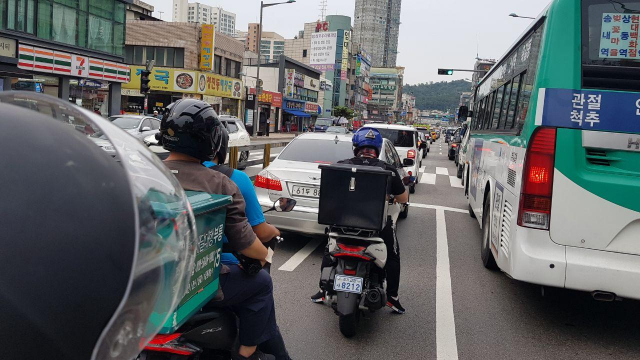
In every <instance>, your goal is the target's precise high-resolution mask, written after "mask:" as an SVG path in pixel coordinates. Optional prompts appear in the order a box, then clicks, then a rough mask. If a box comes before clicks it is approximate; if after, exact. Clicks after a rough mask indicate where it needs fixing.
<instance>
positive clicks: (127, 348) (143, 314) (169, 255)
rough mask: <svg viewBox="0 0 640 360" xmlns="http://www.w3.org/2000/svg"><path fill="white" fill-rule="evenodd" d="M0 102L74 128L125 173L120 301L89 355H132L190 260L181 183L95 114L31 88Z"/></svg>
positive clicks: (172, 299) (180, 286)
mask: <svg viewBox="0 0 640 360" xmlns="http://www.w3.org/2000/svg"><path fill="white" fill-rule="evenodd" d="M0 102H5V103H11V104H13V105H18V106H22V107H26V108H29V109H32V110H34V111H38V112H40V113H44V114H46V115H49V116H51V117H52V118H55V119H57V120H59V121H63V122H65V123H66V124H68V125H70V126H73V127H74V128H75V129H76V130H78V131H80V132H82V133H84V134H85V135H86V136H87V137H88V138H89V139H90V140H91V141H93V142H94V143H95V144H96V146H99V147H100V148H102V149H103V150H104V151H105V153H106V154H107V155H109V156H111V157H113V159H114V161H118V162H119V163H120V164H121V165H122V167H123V168H124V169H125V170H126V173H127V176H128V182H129V187H130V192H131V195H132V199H131V201H132V205H133V206H135V211H134V212H135V214H136V219H135V224H136V239H132V241H131V248H130V249H122V251H131V252H132V253H133V254H134V256H133V257H132V258H133V264H132V266H131V274H130V276H129V282H128V285H127V288H126V291H125V292H124V293H123V294H122V300H121V301H120V305H119V306H118V307H117V309H116V310H115V312H114V314H113V316H112V317H111V319H110V321H109V322H108V323H107V324H105V325H106V326H105V328H104V330H103V331H102V334H101V335H100V336H99V338H97V339H96V344H95V347H94V351H93V356H92V359H96V360H103V359H133V358H135V357H136V355H137V354H138V353H140V351H141V350H142V349H143V348H144V346H145V345H146V344H147V343H148V342H149V341H150V340H151V339H152V338H153V336H155V334H156V333H157V332H158V331H159V329H160V328H161V327H162V326H163V325H164V323H165V322H166V321H167V319H168V318H169V317H170V316H171V314H172V313H173V311H174V309H175V308H176V306H177V305H178V302H179V301H180V300H181V299H182V297H183V295H184V293H185V290H186V285H187V282H188V279H189V275H190V272H191V267H192V264H193V260H194V258H195V251H196V248H195V244H196V241H195V240H196V231H195V221H194V217H193V212H192V210H191V207H190V205H189V203H188V201H187V198H186V195H185V193H184V191H183V189H182V187H181V186H180V184H179V183H178V181H177V180H176V179H175V177H174V176H173V175H172V174H171V173H170V172H169V171H168V169H167V168H166V167H165V166H164V165H163V164H162V162H161V161H160V159H158V157H157V156H155V155H154V154H153V152H151V151H150V150H149V149H147V147H146V146H145V145H144V144H143V143H142V142H140V141H138V140H137V139H136V138H134V137H133V136H131V135H129V134H127V133H126V132H125V131H123V130H122V129H120V128H119V127H118V126H116V125H114V124H112V123H111V122H109V121H108V120H106V119H104V118H102V117H101V116H99V115H96V114H94V113H92V112H90V111H87V110H85V109H82V108H80V107H77V106H75V105H72V104H70V103H68V102H64V101H62V100H59V99H56V98H53V97H50V96H47V95H42V94H37V93H32V92H6V93H2V94H0ZM81 255H82V254H79V256H81ZM96 281H99V279H97V280H96Z"/></svg>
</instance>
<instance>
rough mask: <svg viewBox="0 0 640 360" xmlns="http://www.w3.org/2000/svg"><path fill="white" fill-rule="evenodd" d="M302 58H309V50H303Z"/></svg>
mask: <svg viewBox="0 0 640 360" xmlns="http://www.w3.org/2000/svg"><path fill="white" fill-rule="evenodd" d="M302 57H303V58H306V57H307V49H304V50H302Z"/></svg>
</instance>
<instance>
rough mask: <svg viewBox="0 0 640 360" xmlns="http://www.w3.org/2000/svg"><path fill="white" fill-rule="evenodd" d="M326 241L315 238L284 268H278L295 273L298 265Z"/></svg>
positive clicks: (283, 265)
mask: <svg viewBox="0 0 640 360" xmlns="http://www.w3.org/2000/svg"><path fill="white" fill-rule="evenodd" d="M323 241H324V239H321V238H315V239H312V240H311V241H309V242H308V243H307V245H305V246H304V247H303V248H302V249H300V250H299V251H298V252H297V253H295V254H293V256H292V257H291V258H290V259H289V260H287V262H285V263H284V264H282V266H280V267H279V268H278V270H282V271H293V270H295V269H296V268H297V267H298V265H300V264H302V262H303V261H304V259H306V258H307V257H308V256H309V255H311V253H312V252H313V251H314V250H315V249H316V248H317V247H318V245H320V243H322V242H323Z"/></svg>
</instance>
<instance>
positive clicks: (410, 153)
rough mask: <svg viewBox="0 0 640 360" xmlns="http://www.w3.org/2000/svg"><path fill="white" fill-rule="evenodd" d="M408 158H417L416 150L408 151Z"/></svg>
mask: <svg viewBox="0 0 640 360" xmlns="http://www.w3.org/2000/svg"><path fill="white" fill-rule="evenodd" d="M407 158H409V159H414V160H415V158H416V151H415V150H409V151H407Z"/></svg>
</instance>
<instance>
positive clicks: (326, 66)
mask: <svg viewBox="0 0 640 360" xmlns="http://www.w3.org/2000/svg"><path fill="white" fill-rule="evenodd" d="M337 42H338V32H337V31H331V32H316V33H313V34H311V49H310V50H311V54H310V57H309V65H311V67H313V68H315V69H317V70H320V71H331V70H333V69H334V68H335V63H336V47H337Z"/></svg>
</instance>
